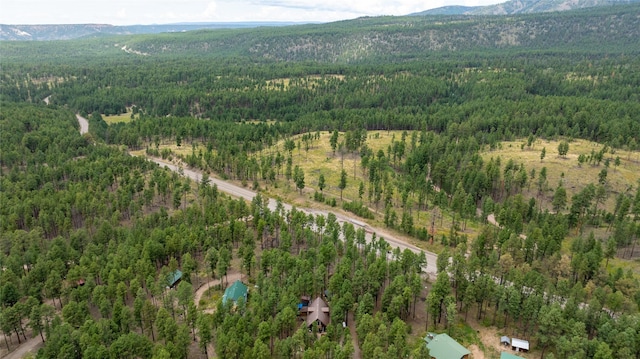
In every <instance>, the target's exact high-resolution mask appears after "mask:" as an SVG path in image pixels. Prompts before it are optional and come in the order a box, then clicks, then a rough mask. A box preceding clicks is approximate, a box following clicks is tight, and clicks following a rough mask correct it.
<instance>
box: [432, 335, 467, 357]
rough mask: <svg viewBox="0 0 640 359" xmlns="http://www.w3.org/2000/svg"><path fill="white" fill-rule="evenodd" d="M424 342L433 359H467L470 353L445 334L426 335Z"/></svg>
mask: <svg viewBox="0 0 640 359" xmlns="http://www.w3.org/2000/svg"><path fill="white" fill-rule="evenodd" d="M424 341H425V343H426V345H427V348H428V349H429V355H430V356H431V358H433V359H469V356H470V355H471V352H470V351H469V350H467V348H465V347H463V346H462V345H460V343H458V342H457V341H455V340H454V339H453V338H451V337H450V336H448V335H447V334H446V333H442V334H434V333H427V336H426V337H424Z"/></svg>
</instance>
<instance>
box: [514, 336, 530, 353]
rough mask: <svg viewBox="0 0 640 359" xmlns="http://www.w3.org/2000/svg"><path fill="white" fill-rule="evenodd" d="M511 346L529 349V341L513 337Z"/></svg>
mask: <svg viewBox="0 0 640 359" xmlns="http://www.w3.org/2000/svg"><path fill="white" fill-rule="evenodd" d="M511 346H512V347H514V348H520V349H524V350H529V342H528V341H526V340H523V339H518V338H511Z"/></svg>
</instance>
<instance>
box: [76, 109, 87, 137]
mask: <svg viewBox="0 0 640 359" xmlns="http://www.w3.org/2000/svg"><path fill="white" fill-rule="evenodd" d="M76 118H77V119H78V123H79V124H80V134H81V135H84V134H85V133H87V132H89V121H87V119H86V118H84V117H82V116H80V115H79V114H76Z"/></svg>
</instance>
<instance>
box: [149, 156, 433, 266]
mask: <svg viewBox="0 0 640 359" xmlns="http://www.w3.org/2000/svg"><path fill="white" fill-rule="evenodd" d="M147 159H148V160H149V161H153V162H155V163H157V164H159V165H160V166H166V167H167V168H169V169H170V170H172V171H175V172H178V173H179V172H182V173H183V174H184V176H186V177H188V178H191V179H192V180H194V181H196V182H200V181H201V179H202V173H201V172H200V171H196V170H193V169H188V168H182V169H180V168H181V167H179V166H177V165H175V164H172V163H169V162H167V161H164V160H162V159H160V158H155V157H147ZM209 181H210V183H211V184H215V185H216V186H217V187H218V190H220V191H223V192H225V193H227V194H229V195H231V196H234V197H240V198H244V199H246V200H248V201H251V200H253V198H254V197H255V196H256V192H254V191H251V190H248V189H246V188H243V187H240V186H237V185H235V184H232V183H229V182H227V181H224V180H221V179H219V178H213V177H211V178H210V180H209ZM276 206H277V201H276V200H274V199H272V198H270V199H269V209H270V210H272V211H274V210H275V209H276ZM283 206H284V209H285V210H287V211H289V210H291V208H292V206H291V205H290V204H287V203H283ZM296 208H297V209H298V210H301V211H303V212H305V213H307V214H313V215H314V216H317V215H323V216H325V217H326V216H327V215H328V214H329V211H326V210H318V209H311V208H298V207H296ZM333 213H334V214H335V215H336V218H337V219H338V222H340V223H346V222H349V223H352V224H354V225H355V227H356V228H357V227H358V226H359V224H360V223H362V222H361V221H360V220H359V219H358V218H357V217H351V216H348V215H344V214H340V213H336V212H333ZM363 228H364V229H366V230H367V234H366V240H367V242H370V241H371V239H372V237H373V236H372V234H373V233H376V236H378V237H383V238H384V239H385V241H386V242H387V243H389V245H390V246H391V248H392V249H393V248H399V249H400V251H404V250H405V249H409V250H410V251H412V252H414V253H417V254H419V253H420V252H424V254H425V256H426V257H427V265H426V266H424V267H423V270H424V271H425V272H426V273H427V274H428V275H429V276H430V277H431V278H435V276H436V274H437V269H436V259H437V255H436V254H435V253H433V252H429V251H426V250H423V249H420V248H418V247H416V246H414V245H412V244H409V243H407V242H405V241H403V240H402V239H400V238H397V237H395V236H393V235H392V234H390V233H388V232H386V231H385V230H384V229H382V228H377V227H372V226H370V225H365V226H364V227H363Z"/></svg>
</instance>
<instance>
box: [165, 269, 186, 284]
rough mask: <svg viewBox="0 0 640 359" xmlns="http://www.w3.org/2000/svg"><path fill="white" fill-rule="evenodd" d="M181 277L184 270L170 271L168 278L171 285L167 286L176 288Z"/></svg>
mask: <svg viewBox="0 0 640 359" xmlns="http://www.w3.org/2000/svg"><path fill="white" fill-rule="evenodd" d="M181 279H182V271H181V270H180V269H176V270H174V271H173V272H171V273H169V276H168V278H167V283H168V284H169V285H168V286H167V288H175V286H177V285H178V283H180V280H181Z"/></svg>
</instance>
